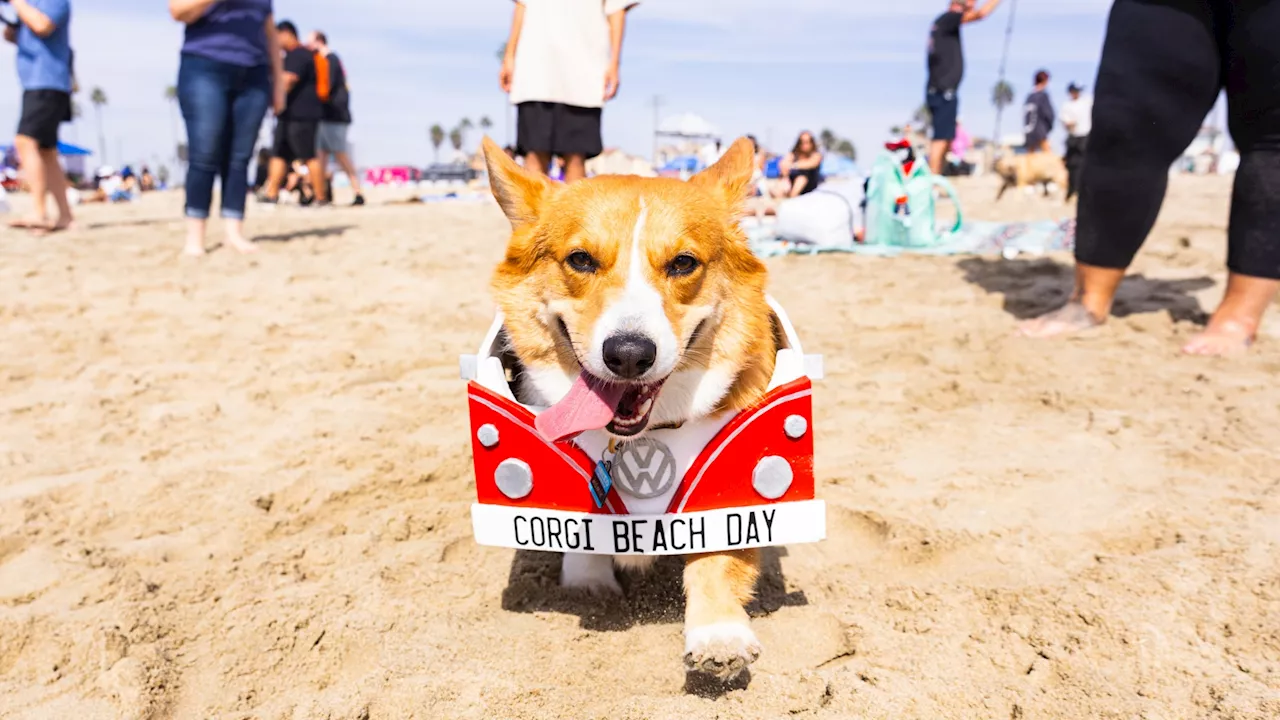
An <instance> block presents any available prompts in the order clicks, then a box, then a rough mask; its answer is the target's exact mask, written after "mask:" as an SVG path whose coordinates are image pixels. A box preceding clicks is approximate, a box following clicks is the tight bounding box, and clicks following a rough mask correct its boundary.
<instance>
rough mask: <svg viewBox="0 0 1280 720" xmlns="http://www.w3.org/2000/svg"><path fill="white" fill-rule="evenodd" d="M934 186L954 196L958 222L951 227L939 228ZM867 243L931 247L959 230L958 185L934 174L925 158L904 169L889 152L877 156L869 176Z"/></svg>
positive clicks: (953, 202)
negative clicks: (955, 185) (907, 169)
mask: <svg viewBox="0 0 1280 720" xmlns="http://www.w3.org/2000/svg"><path fill="white" fill-rule="evenodd" d="M934 188H939V189H941V190H942V191H943V192H944V193H945V194H946V195H947V197H949V198H951V202H952V204H954V205H955V208H956V222H955V225H954V226H953V227H952V228H951V229H950V230H939V228H938V222H937V220H936V217H935V213H936V210H937V208H936V207H935V201H934ZM866 215H867V235H866V244H867V245H890V246H896V247H906V248H930V247H934V246H937V245H939V244H941V243H942V242H944V241H945V240H947V239H948V238H949V237H950V236H951V235H953V234H954V233H956V232H957V231H959V230H960V226H961V225H962V224H963V220H962V218H961V214H960V201H959V199H957V198H956V191H955V188H953V187H952V186H951V183H949V182H947V181H946V180H945V179H944V178H941V177H939V176H937V175H934V174H933V173H932V172H931V171H930V170H929V166H928V165H927V164H926V163H924V162H923V161H922V160H916V161H915V162H913V163H912V164H911V169H910V170H909V171H905V172H904V171H903V168H902V163H901V162H900V161H899V160H898V159H897V158H896V157H894V156H893V155H892V154H890V153H888V152H883V153H881V154H880V156H879V157H877V158H876V162H875V165H873V166H872V168H871V177H870V179H868V180H867V212H866Z"/></svg>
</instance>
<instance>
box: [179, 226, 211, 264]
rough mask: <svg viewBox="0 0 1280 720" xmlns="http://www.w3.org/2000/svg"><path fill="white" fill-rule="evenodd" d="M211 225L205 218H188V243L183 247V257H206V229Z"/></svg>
mask: <svg viewBox="0 0 1280 720" xmlns="http://www.w3.org/2000/svg"><path fill="white" fill-rule="evenodd" d="M208 223H209V221H208V220H206V219H205V218H193V217H189V218H187V242H186V244H184V245H183V247H182V254H183V255H190V256H191V257H200V256H201V255H204V229H205V226H207V225H208Z"/></svg>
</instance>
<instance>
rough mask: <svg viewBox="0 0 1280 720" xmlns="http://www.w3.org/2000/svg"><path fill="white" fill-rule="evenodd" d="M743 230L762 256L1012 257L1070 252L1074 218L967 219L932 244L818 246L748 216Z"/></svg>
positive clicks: (1073, 242) (1073, 234)
mask: <svg viewBox="0 0 1280 720" xmlns="http://www.w3.org/2000/svg"><path fill="white" fill-rule="evenodd" d="M743 230H744V231H745V232H746V233H747V239H748V241H749V242H750V244H751V249H752V251H753V252H755V254H756V255H757V256H759V257H762V258H769V257H777V256H779V255H816V254H819V253H829V252H848V253H857V254H859V255H878V256H882V257H893V256H897V255H903V254H907V255H1000V256H1003V257H1005V258H1007V259H1013V258H1015V257H1017V256H1019V255H1043V254H1045V253H1050V252H1069V251H1071V250H1072V249H1073V248H1074V247H1075V239H1076V221H1075V219H1074V218H1071V219H1067V220H1062V221H1054V220H1041V221H1037V222H1025V223H995V222H969V223H966V224H965V225H964V227H962V228H961V229H960V230H959V231H958V232H955V233H953V234H951V235H950V236H949V237H948V238H947V240H946V242H943V243H940V244H938V245H934V246H932V247H900V246H891V245H866V244H861V243H854V244H853V245H852V246H850V247H846V248H834V247H819V246H817V245H814V244H811V243H804V242H797V241H793V240H784V239H782V238H780V237H778V234H777V232H776V229H775V227H774V226H772V225H769V224H765V223H760V222H756V221H755V219H754V218H749V219H748V220H746V221H744V222H743Z"/></svg>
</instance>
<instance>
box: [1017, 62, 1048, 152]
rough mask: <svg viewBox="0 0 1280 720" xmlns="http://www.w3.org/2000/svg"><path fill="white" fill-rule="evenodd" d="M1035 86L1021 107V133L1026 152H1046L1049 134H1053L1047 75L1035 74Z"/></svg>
mask: <svg viewBox="0 0 1280 720" xmlns="http://www.w3.org/2000/svg"><path fill="white" fill-rule="evenodd" d="M1035 82H1036V86H1035V88H1034V89H1033V90H1032V91H1031V94H1030V95H1028V96H1027V102H1026V105H1024V106H1023V117H1024V118H1025V122H1024V123H1023V128H1022V130H1023V132H1024V133H1025V134H1026V147H1027V152H1029V153H1037V152H1048V151H1049V133H1051V132H1053V122H1054V113H1053V101H1052V100H1050V99H1049V73H1048V71H1046V70H1041V71H1039V72H1037V73H1036V78H1035Z"/></svg>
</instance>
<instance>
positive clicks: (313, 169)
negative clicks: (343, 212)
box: [307, 158, 328, 203]
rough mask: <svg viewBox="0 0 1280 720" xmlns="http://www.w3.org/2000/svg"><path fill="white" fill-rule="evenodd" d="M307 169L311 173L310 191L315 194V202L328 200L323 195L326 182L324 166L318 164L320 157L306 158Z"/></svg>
mask: <svg viewBox="0 0 1280 720" xmlns="http://www.w3.org/2000/svg"><path fill="white" fill-rule="evenodd" d="M307 170H308V171H310V173H311V175H310V177H311V193H312V194H313V195H315V197H316V202H317V203H323V202H324V201H326V200H328V197H326V195H325V191H326V190H327V189H328V188H326V187H325V185H326V184H327V183H325V181H324V180H325V178H324V166H323V165H321V164H320V158H311V159H310V160H308V161H307Z"/></svg>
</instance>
